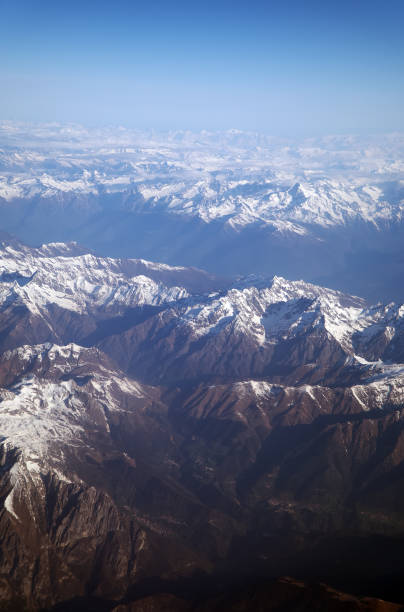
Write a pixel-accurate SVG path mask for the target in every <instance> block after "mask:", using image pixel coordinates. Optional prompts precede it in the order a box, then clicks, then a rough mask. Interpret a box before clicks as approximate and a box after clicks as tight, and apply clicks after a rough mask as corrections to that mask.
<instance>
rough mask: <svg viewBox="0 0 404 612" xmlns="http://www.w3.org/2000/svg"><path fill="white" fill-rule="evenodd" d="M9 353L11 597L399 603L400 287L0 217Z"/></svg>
mask: <svg viewBox="0 0 404 612" xmlns="http://www.w3.org/2000/svg"><path fill="white" fill-rule="evenodd" d="M16 155H17V154H16ZM16 159H18V158H16ZM16 163H17V162H16ZM41 163H42V162H41ZM66 163H67V162H66ZM167 171H168V167H167ZM21 180H23V179H21ZM24 180H25V179H24ZM10 184H12V181H10ZM26 184H28V183H26ZM234 189H236V187H234ZM237 189H238V187H237ZM243 189H244V188H243ZM299 189H301V188H300V187H299V188H298V187H296V189H295V192H296V194H297V195H296V197H298V194H299V193H300V191H299ZM52 197H53V196H52ZM170 197H171V196H170ZM299 197H300V196H299ZM369 197H370V196H369ZM372 197H373V196H372ZM41 202H43V200H41ZM3 205H4V206H8V205H9V204H8V203H6V204H4V203H3ZM60 205H61V207H62V209H63V207H64V206H65V201H63V200H61V201H60ZM285 223H286V222H285ZM293 231H295V230H293ZM0 352H1V358H0V387H1V388H0V436H1V437H0V465H1V470H0V540H1V549H0V602H1V605H2V606H3V607H2V608H1V609H4V610H13V609H16V610H24V609H25V610H44V609H45V610H51V609H52V610H80V609H83V610H84V609H85V610H91V609H94V610H116V612H123V611H126V612H128V611H129V612H130V611H132V612H134V611H135V610H136V611H141V610H150V611H152V610H200V611H202V610H206V611H207V610H219V609H220V610H223V609H226V610H227V609H228V610H250V609H251V602H252V601H254V602H255V606H256V608H255V609H257V610H261V609H262V610H264V609H274V610H275V609H276V610H296V609H302V610H317V609H318V610H320V609H321V610H322V609H329V610H340V609H341V610H386V611H387V610H391V611H393V610H398V609H399V605H394V604H388V603H386V602H385V603H383V602H381V601H379V600H376V599H372V597H376V598H384V599H388V600H392V601H394V600H396V601H399V602H401V603H403V598H402V593H401V594H400V592H399V588H398V587H399V585H400V580H402V567H403V562H404V547H403V541H404V512H403V511H404V492H403V489H402V486H401V482H402V478H403V465H404V463H403V461H404V426H403V424H404V306H402V305H400V304H399V303H394V302H390V303H381V302H379V303H376V304H374V305H372V304H370V303H368V302H367V301H365V300H364V299H363V298H359V297H354V296H351V295H347V294H345V293H341V292H339V291H337V290H333V289H326V288H324V287H322V286H319V285H316V284H310V283H308V282H306V281H302V280H287V279H286V278H283V277H281V276H273V275H269V276H268V275H265V274H261V275H260V274H257V273H255V274H249V275H245V276H238V277H236V278H235V277H230V276H227V275H226V274H223V275H221V276H215V275H213V274H212V273H207V272H204V271H202V270H200V269H198V268H190V267H179V266H170V265H168V264H166V263H164V264H162V263H153V262H151V261H148V260H144V259H122V258H121V259H119V258H112V257H101V256H99V255H96V254H94V253H93V252H91V251H88V250H86V249H83V248H81V247H79V246H78V245H77V244H76V243H58V242H53V243H48V244H44V245H42V246H40V247H33V246H27V245H24V244H23V243H21V242H20V241H19V240H17V239H16V238H12V237H11V236H9V235H7V234H5V233H3V234H2V236H1V249H0ZM285 575H291V576H295V577H296V578H295V579H286V578H282V579H280V580H279V577H280V576H285ZM313 580H315V581H317V582H318V581H319V580H321V581H322V582H323V583H328V584H330V585H331V586H330V587H328V586H325V585H324V584H323V585H318V584H317V586H316V585H313V583H312V581H313ZM305 581H306V582H305ZM343 591H347V592H350V593H354V594H355V595H352V596H351V595H346V594H344V593H343ZM364 596H368V598H365V599H364V598H363V597H364ZM268 602H272V603H271V605H272V606H273V607H269V603H268ZM275 604H276V605H277V606H278V607H276V608H275ZM260 606H261V607H260ZM265 606H267V607H265ZM282 606H283V607H282ZM298 606H300V607H299V608H298ZM304 606H306V607H304ZM316 606H317V607H316ZM319 606H320V607H319ZM321 606H322V607H321Z"/></svg>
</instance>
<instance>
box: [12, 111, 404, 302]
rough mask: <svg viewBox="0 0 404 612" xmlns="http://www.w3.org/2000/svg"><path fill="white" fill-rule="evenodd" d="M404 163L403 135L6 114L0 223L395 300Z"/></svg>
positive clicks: (27, 236) (118, 251) (40, 236)
mask: <svg viewBox="0 0 404 612" xmlns="http://www.w3.org/2000/svg"><path fill="white" fill-rule="evenodd" d="M403 172H404V139H403V136H402V135H400V134H392V135H386V136H379V137H377V136H375V137H373V138H370V137H368V138H359V137H342V136H340V137H338V136H334V137H328V138H318V139H310V140H302V141H286V140H281V139H274V138H270V137H268V136H263V135H259V134H252V133H243V132H238V131H236V130H231V131H229V132H224V133H218V134H213V133H208V132H201V133H198V134H193V133H190V132H172V133H166V134H158V133H153V132H150V133H141V132H136V131H133V130H132V131H131V130H126V129H123V128H122V129H120V130H112V129H103V130H95V129H94V130H86V129H84V128H81V127H79V126H58V125H48V126H46V125H45V126H26V125H19V124H14V123H10V122H2V123H1V124H0V215H1V217H0V218H1V229H3V230H7V231H11V232H13V233H15V234H17V235H18V236H19V237H20V238H22V239H23V240H25V241H26V242H28V243H30V244H40V243H41V242H50V241H60V240H62V241H66V240H78V241H80V242H81V243H82V244H84V245H86V246H88V247H91V248H94V249H96V251H97V252H98V253H99V254H102V255H113V256H117V255H118V256H120V255H122V256H125V257H128V256H130V257H142V258H146V259H152V260H159V261H164V262H166V263H169V264H179V263H181V264H182V263H185V264H186V265H196V266H199V267H203V268H205V269H209V270H210V271H212V272H215V273H231V274H237V273H240V272H242V273H254V272H260V273H266V274H275V273H278V274H283V275H285V276H289V277H292V278H304V279H305V280H310V281H315V282H321V283H325V284H328V285H330V284H332V285H333V286H334V287H335V288H340V289H343V290H350V291H351V292H352V291H357V292H358V293H361V294H363V295H365V296H366V297H370V298H372V299H375V298H378V299H382V298H383V297H384V296H385V295H388V296H389V297H392V298H395V299H401V298H402V297H404V295H403V296H402V295H401V294H400V291H399V290H398V289H397V282H396V279H397V277H399V275H400V274H401V272H402V270H401V267H400V263H399V261H401V258H402V253H401V250H402V242H403V240H402V238H403V209H404V183H403V176H404V174H403ZM364 259H366V261H369V259H370V261H371V264H372V269H373V278H372V279H369V278H368V275H367V274H365V275H364V273H363V268H364V266H363V265H362V263H363V260H364ZM386 260H387V263H388V268H389V272H388V274H387V275H386V274H383V271H382V270H381V266H382V263H383V265H384V264H385V263H386ZM363 279H365V280H363Z"/></svg>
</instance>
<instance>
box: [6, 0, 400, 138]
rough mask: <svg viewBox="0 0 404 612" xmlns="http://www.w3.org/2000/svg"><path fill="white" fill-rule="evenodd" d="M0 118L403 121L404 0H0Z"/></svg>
mask: <svg viewBox="0 0 404 612" xmlns="http://www.w3.org/2000/svg"><path fill="white" fill-rule="evenodd" d="M0 15H1V17H0V119H6V120H17V121H30V122H32V121H33V122H53V121H57V122H75V123H81V124H87V125H124V126H128V127H135V128H140V129H142V128H156V129H162V130H166V129H192V130H200V129H209V130H222V129H230V128H236V129H241V130H253V131H262V132H265V133H274V134H276V135H285V136H291V135H295V134H296V135H308V134H313V135H317V134H320V133H369V132H370V133H374V132H392V131H404V110H403V109H404V36H403V32H402V28H403V23H404V2H403V1H402V0H385V1H380V2H379V1H373V0H367V1H364V0H350V1H349V2H348V1H347V0H333V1H332V2H331V1H329V0H322V1H321V2H320V1H317V0H300V1H298V0H278V1H277V2H274V1H272V0H266V1H258V0H249V1H247V0H245V1H243V2H241V1H238V0H232V1H230V0H216V1H213V0H204V1H201V0H188V2H185V1H182V0H179V1H176V0H171V1H170V0H165V1H162V0H149V1H148V2H146V0H144V1H143V2H138V1H137V0H132V1H129V0H114V1H112V0H111V1H108V2H107V1H105V0H81V1H78V0H52V1H48V0H43V1H42V0H29V1H28V0H13V1H12V2H10V0H0Z"/></svg>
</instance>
